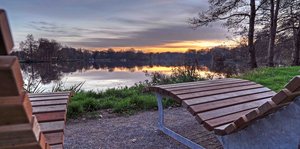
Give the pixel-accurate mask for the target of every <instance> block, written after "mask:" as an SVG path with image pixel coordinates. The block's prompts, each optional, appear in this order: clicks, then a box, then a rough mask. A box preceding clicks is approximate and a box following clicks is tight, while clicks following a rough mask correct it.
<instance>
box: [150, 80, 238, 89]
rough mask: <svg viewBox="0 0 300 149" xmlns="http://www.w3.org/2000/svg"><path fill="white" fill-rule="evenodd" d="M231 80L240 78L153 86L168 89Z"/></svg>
mask: <svg viewBox="0 0 300 149" xmlns="http://www.w3.org/2000/svg"><path fill="white" fill-rule="evenodd" d="M232 80H240V79H230V78H226V79H216V80H206V81H197V82H186V83H176V84H167V85H158V86H155V87H157V88H162V89H170V88H178V87H184V86H191V85H199V84H212V83H217V82H227V81H232Z"/></svg>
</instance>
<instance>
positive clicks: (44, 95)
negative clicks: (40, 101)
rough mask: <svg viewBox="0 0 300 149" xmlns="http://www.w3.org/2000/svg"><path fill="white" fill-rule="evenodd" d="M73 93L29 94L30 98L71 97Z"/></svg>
mask: <svg viewBox="0 0 300 149" xmlns="http://www.w3.org/2000/svg"><path fill="white" fill-rule="evenodd" d="M70 95H72V93H71V92H51V93H29V95H28V96H29V97H49V96H51V97H52V96H70Z"/></svg>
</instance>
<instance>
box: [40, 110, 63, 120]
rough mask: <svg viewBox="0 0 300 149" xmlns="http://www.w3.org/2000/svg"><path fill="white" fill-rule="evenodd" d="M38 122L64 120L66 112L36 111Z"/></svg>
mask: <svg viewBox="0 0 300 149" xmlns="http://www.w3.org/2000/svg"><path fill="white" fill-rule="evenodd" d="M35 116H36V118H37V120H38V121H39V122H51V121H62V120H63V121H65V120H66V112H64V111H63V112H49V113H37V114H35Z"/></svg>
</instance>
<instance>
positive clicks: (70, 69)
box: [21, 61, 237, 91]
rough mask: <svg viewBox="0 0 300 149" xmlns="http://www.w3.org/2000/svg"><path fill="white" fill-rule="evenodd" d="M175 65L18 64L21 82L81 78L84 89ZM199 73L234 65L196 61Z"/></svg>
mask: <svg viewBox="0 0 300 149" xmlns="http://www.w3.org/2000/svg"><path fill="white" fill-rule="evenodd" d="M175 67H184V65H183V64H179V63H172V62H161V63H149V62H143V61H130V62H122V63H120V62H93V63H87V62H65V63H31V64H28V63H22V64H21V68H22V72H23V77H24V79H25V83H26V82H28V80H35V81H36V82H38V81H40V82H41V84H43V86H42V87H43V88H44V89H46V90H48V91H49V90H50V89H51V88H52V86H53V85H54V84H55V83H57V82H58V81H63V82H64V83H65V85H66V86H70V85H73V84H75V83H79V82H85V83H84V85H83V87H82V89H84V90H105V89H107V88H112V87H121V86H131V85H134V84H135V83H137V82H139V81H144V80H147V79H149V77H147V76H145V72H148V73H151V72H157V71H159V72H161V73H164V74H170V73H171V72H172V69H174V68H175ZM197 70H199V71H200V72H201V73H202V75H203V76H205V75H212V74H215V73H217V74H222V75H224V76H225V77H226V76H227V77H228V76H231V75H233V74H236V73H237V71H236V70H237V68H236V67H235V66H234V65H233V67H225V66H224V65H222V67H216V66H213V65H211V63H210V62H207V61H203V62H201V65H199V64H197Z"/></svg>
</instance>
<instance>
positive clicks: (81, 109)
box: [68, 85, 175, 118]
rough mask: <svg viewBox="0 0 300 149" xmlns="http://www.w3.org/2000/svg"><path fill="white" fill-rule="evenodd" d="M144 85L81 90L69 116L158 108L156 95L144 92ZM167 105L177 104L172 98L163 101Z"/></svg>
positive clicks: (73, 98)
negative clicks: (95, 112)
mask: <svg viewBox="0 0 300 149" xmlns="http://www.w3.org/2000/svg"><path fill="white" fill-rule="evenodd" d="M143 90H144V86H143V85H137V86H134V87H124V88H113V89H108V90H106V91H104V92H94V91H80V92H78V93H76V94H75V96H74V97H72V99H71V102H70V103H69V106H68V118H76V117H78V116H80V115H82V114H86V113H90V112H93V111H97V110H103V109H112V111H113V112H115V113H120V114H132V113H134V112H136V111H142V110H151V109H156V108H157V103H156V97H155V96H154V95H153V94H152V93H148V92H144V91H143ZM163 104H164V106H165V107H168V106H172V105H175V102H173V101H172V100H170V99H165V100H164V101H163Z"/></svg>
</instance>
